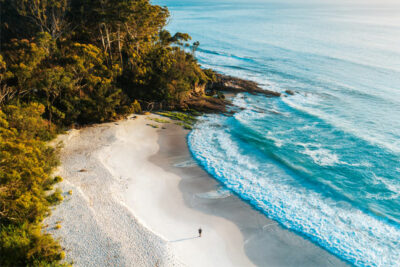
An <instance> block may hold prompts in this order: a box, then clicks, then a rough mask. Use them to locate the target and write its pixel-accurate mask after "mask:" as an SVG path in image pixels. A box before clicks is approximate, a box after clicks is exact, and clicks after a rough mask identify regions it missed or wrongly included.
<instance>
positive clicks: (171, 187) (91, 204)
mask: <svg viewBox="0 0 400 267" xmlns="http://www.w3.org/2000/svg"><path fill="white" fill-rule="evenodd" d="M157 117H158V118H159V116H157V115H148V116H138V117H137V118H136V119H128V120H123V121H120V122H117V123H106V124H101V125H96V126H93V127H88V128H85V129H81V130H79V131H78V130H73V131H70V132H69V133H68V134H66V135H64V136H61V137H60V138H59V140H61V141H63V142H64V148H63V150H62V152H61V161H62V165H61V167H60V170H59V174H60V175H62V176H63V177H64V181H63V182H62V183H61V184H60V188H61V189H62V191H63V192H64V197H65V200H64V202H63V203H61V204H60V205H59V206H57V207H56V208H55V209H54V211H53V214H52V216H51V217H49V218H48V219H47V220H46V223H47V224H48V228H47V229H48V231H49V232H50V233H52V234H53V235H54V236H55V237H57V238H60V241H61V245H62V246H63V247H64V248H65V250H66V256H67V261H73V262H74V264H75V266H181V265H186V266H253V265H257V266H343V265H345V263H343V262H342V261H341V260H339V259H338V258H336V257H334V256H333V255H331V254H329V253H328V252H326V251H325V250H323V249H321V248H319V247H318V246H316V245H314V244H312V243H311V242H310V241H308V240H306V239H304V238H302V237H300V236H298V235H296V234H294V233H292V232H290V231H288V230H285V229H283V228H282V227H280V226H279V225H278V224H277V223H276V222H274V221H271V220H269V219H267V218H266V217H265V216H264V215H263V214H261V213H259V212H258V211H256V210H254V209H253V208H252V207H251V206H249V205H248V204H246V203H245V202H244V201H242V200H240V199H239V198H238V197H237V196H235V195H232V194H231V193H230V192H229V191H227V190H224V189H223V188H222V187H221V185H220V184H219V183H218V182H217V181H216V180H214V179H213V178H212V177H210V176H209V175H208V174H207V173H206V172H205V171H204V170H203V169H201V168H200V167H199V166H198V165H197V164H196V162H194V160H193V159H192V157H191V155H190V152H189V150H188V147H187V142H186V136H187V134H188V131H187V130H184V129H182V127H181V126H178V125H175V124H174V123H173V122H171V123H158V122H156V121H154V120H151V118H153V119H154V118H157ZM163 119H165V118H163ZM69 190H72V194H68V191H69ZM58 223H59V224H61V226H62V227H61V229H58V230H57V229H56V228H55V225H56V224H58ZM199 227H201V228H202V229H203V235H202V237H201V238H199V237H198V233H197V230H198V228H199Z"/></svg>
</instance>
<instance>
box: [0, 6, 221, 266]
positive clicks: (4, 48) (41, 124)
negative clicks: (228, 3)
mask: <svg viewBox="0 0 400 267" xmlns="http://www.w3.org/2000/svg"><path fill="white" fill-rule="evenodd" d="M0 16H1V21H0V23H1V24H0V30H1V35H0V147H1V148H0V265H1V266H16V265H18V266H63V265H65V264H66V263H62V261H61V260H62V259H63V257H64V252H63V250H62V248H61V247H60V245H59V244H58V242H57V241H56V240H54V239H53V238H52V237H51V236H50V235H49V234H47V233H46V232H45V231H44V230H43V228H44V225H43V219H44V218H45V217H46V216H48V215H49V213H50V211H51V206H52V205H54V204H57V203H59V202H60V201H62V193H61V192H59V191H58V190H54V189H53V186H54V184H55V183H57V182H59V181H61V180H62V178H61V177H54V175H53V171H54V170H55V168H56V167H57V165H58V164H59V160H58V156H57V155H58V154H57V149H58V148H57V147H56V148H54V147H50V146H49V145H48V141H50V140H52V139H53V138H54V137H55V136H56V135H57V134H58V133H60V132H62V131H63V130H65V129H68V128H70V127H75V126H77V125H78V126H79V125H85V124H90V123H98V122H106V121H111V120H115V119H119V118H122V117H124V116H125V115H126V114H129V113H133V112H140V111H141V110H142V109H149V108H153V107H155V106H158V107H161V108H165V109H174V108H176V107H182V106H183V107H185V106H184V105H182V103H183V102H184V101H186V100H188V99H189V98H190V97H191V96H192V95H193V94H194V92H196V88H203V89H204V87H205V85H206V84H207V83H208V82H210V81H213V80H214V79H215V74H214V72H213V71H211V70H203V69H202V68H200V65H199V64H198V63H197V61H196V59H195V57H194V52H195V50H196V48H197V46H198V45H199V43H198V42H193V43H191V42H192V41H191V37H190V36H189V35H188V34H185V33H179V32H178V33H175V34H171V33H170V32H168V31H167V30H166V29H165V26H166V25H167V23H168V19H169V12H168V9H167V8H166V7H161V6H157V5H152V4H151V3H150V2H149V1H148V0H0ZM202 92H204V90H203V91H201V93H202Z"/></svg>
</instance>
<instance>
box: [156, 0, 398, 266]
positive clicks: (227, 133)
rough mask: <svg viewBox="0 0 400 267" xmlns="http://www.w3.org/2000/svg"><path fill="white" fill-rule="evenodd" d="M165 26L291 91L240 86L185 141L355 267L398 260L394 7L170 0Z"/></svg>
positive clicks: (210, 63) (242, 191)
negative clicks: (272, 94) (246, 90)
mask: <svg viewBox="0 0 400 267" xmlns="http://www.w3.org/2000/svg"><path fill="white" fill-rule="evenodd" d="M153 2H154V3H158V4H162V5H167V6H168V7H169V9H170V11H171V14H172V19H171V22H170V24H169V26H168V28H169V29H170V30H171V31H172V32H175V31H181V32H188V33H189V34H190V35H192V37H193V39H194V40H198V41H200V43H201V46H200V48H199V50H198V51H197V52H196V57H197V58H198V59H199V61H200V63H201V64H202V65H203V66H204V67H211V68H214V69H216V70H218V71H220V72H222V73H225V74H231V75H235V76H239V77H243V78H247V79H251V80H254V81H257V82H259V83H260V84H261V85H262V87H264V88H266V89H270V90H275V91H279V92H284V91H285V90H287V89H290V90H293V91H296V92H297V93H296V94H295V95H293V96H290V95H287V96H284V97H281V98H266V97H263V96H252V95H248V94H240V95H238V96H237V97H236V98H235V99H234V103H235V104H236V105H238V106H241V107H243V108H244V110H242V111H240V112H239V113H236V114H235V115H234V116H233V117H228V116H224V115H206V116H203V117H202V118H201V119H200V122H199V123H198V125H197V126H196V128H195V129H194V130H193V131H192V132H191V133H190V135H189V138H188V141H189V147H190V149H191V151H192V153H193V155H194V157H195V158H196V159H197V160H198V162H199V163H200V164H201V165H202V166H203V167H204V168H205V169H206V170H207V171H208V172H209V173H210V174H212V175H213V176H214V177H215V178H216V179H217V180H219V181H220V182H221V183H222V184H224V185H225V186H226V187H227V188H229V189H230V190H232V191H233V192H235V193H236V194H237V195H239V196H240V197H242V198H243V199H245V200H246V201H248V202H250V203H251V204H252V205H253V206H254V207H256V208H258V209H259V210H260V211H262V212H263V213H265V214H266V216H268V217H270V218H272V219H274V220H276V221H278V222H279V223H281V224H282V225H283V226H285V227H287V228H288V229H291V230H293V231H295V232H296V233H298V234H300V235H302V236H304V237H306V238H308V239H310V240H312V241H313V242H315V243H316V244H318V245H319V246H321V247H323V248H325V249H326V250H328V251H330V252H331V253H333V254H335V255H337V256H338V257H341V258H342V259H344V260H347V261H348V262H350V263H353V264H354V265H357V266H399V263H400V6H396V5H393V4H392V5H386V6H385V5H381V6H376V5H375V6H374V5H332V4H330V5H315V4H307V5H298V4H297V5H295V4H277V3H268V2H266V1H255V2H252V1H246V2H245V1H229V2H228V1H212V2H208V1H184V2H183V1H173V0H159V1H153Z"/></svg>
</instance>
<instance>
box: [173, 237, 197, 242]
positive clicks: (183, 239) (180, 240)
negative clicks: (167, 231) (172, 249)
mask: <svg viewBox="0 0 400 267" xmlns="http://www.w3.org/2000/svg"><path fill="white" fill-rule="evenodd" d="M196 238H199V236H193V237H187V238H182V239H176V240H171V241H169V242H170V243H175V242H182V241H187V240H191V239H196Z"/></svg>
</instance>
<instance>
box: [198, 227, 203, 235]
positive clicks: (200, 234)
mask: <svg viewBox="0 0 400 267" xmlns="http://www.w3.org/2000/svg"><path fill="white" fill-rule="evenodd" d="M201 232H203V230H201V228H199V237H201Z"/></svg>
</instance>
